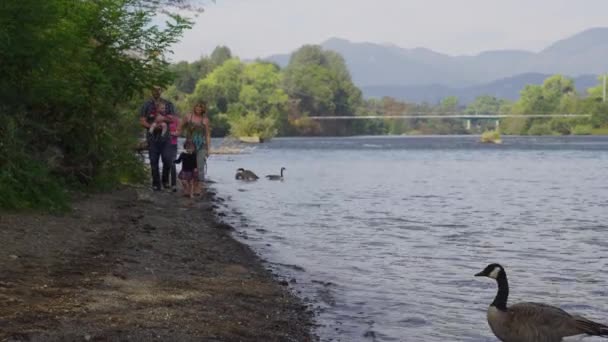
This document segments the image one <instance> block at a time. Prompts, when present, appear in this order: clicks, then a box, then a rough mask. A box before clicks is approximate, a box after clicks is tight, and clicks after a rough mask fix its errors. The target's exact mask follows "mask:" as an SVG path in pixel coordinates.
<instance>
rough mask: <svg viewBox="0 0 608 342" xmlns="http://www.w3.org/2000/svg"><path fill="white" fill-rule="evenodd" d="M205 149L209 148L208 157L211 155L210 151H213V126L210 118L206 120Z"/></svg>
mask: <svg viewBox="0 0 608 342" xmlns="http://www.w3.org/2000/svg"><path fill="white" fill-rule="evenodd" d="M205 126H207V127H205V142H206V144H205V147H206V148H207V156H209V155H210V153H209V151H210V150H211V124H210V123H209V118H205Z"/></svg>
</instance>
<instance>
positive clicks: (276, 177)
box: [266, 167, 287, 180]
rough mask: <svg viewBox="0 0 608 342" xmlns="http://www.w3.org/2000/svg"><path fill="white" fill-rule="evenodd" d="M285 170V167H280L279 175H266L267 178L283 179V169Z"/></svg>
mask: <svg viewBox="0 0 608 342" xmlns="http://www.w3.org/2000/svg"><path fill="white" fill-rule="evenodd" d="M285 170H287V169H286V168H284V167H282V168H281V175H266V178H268V180H283V171H285Z"/></svg>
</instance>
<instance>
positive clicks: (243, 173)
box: [234, 167, 259, 181]
mask: <svg viewBox="0 0 608 342" xmlns="http://www.w3.org/2000/svg"><path fill="white" fill-rule="evenodd" d="M234 178H235V179H241V180H245V181H254V180H257V179H258V178H259V177H258V176H257V175H256V174H255V173H253V171H250V170H245V169H243V168H242V167H241V168H239V169H237V170H236V175H235V176H234Z"/></svg>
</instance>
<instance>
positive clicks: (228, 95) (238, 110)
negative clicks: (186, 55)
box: [168, 45, 608, 137]
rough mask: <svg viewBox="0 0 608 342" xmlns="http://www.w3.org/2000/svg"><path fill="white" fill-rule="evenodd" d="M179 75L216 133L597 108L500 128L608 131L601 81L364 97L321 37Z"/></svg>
mask: <svg viewBox="0 0 608 342" xmlns="http://www.w3.org/2000/svg"><path fill="white" fill-rule="evenodd" d="M171 69H172V71H173V72H174V73H175V75H176V81H175V83H174V84H173V85H172V87H171V88H169V91H168V94H170V95H171V96H172V97H173V98H174V99H175V100H176V101H177V103H178V108H180V109H181V110H183V111H187V110H188V107H189V106H191V104H192V103H195V102H196V101H197V100H206V101H208V102H209V103H208V104H209V107H210V109H211V110H210V115H211V118H212V120H213V121H214V123H215V124H214V132H213V135H214V136H226V135H229V134H232V135H235V136H250V135H258V136H261V137H272V136H274V135H279V136H319V135H338V136H340V135H381V134H470V133H481V132H483V131H486V130H489V129H493V128H494V125H495V123H494V121H489V120H481V119H479V120H473V123H474V124H473V127H472V128H471V129H467V127H465V122H464V120H461V119H448V118H446V119H444V118H428V119H427V118H422V119H392V118H391V119H388V118H387V119H373V120H339V121H337V120H312V119H310V117H311V116H370V115H374V116H392V115H408V114H409V115H412V114H417V115H425V114H429V115H430V114H433V115H444V114H469V115H473V114H514V115H524V114H590V115H592V117H591V118H553V119H547V118H534V119H531V118H523V117H522V118H517V117H516V118H508V119H504V120H501V125H500V131H501V133H503V134H513V135H527V134H530V135H551V134H599V133H606V132H608V128H607V126H608V106H607V105H606V104H605V103H604V102H603V101H602V96H603V94H602V87H601V85H600V82H598V86H596V87H593V88H591V89H587V90H586V92H584V93H579V92H578V91H577V90H576V88H575V85H574V81H573V80H572V79H570V78H567V77H564V76H562V75H554V76H552V77H549V78H547V79H546V80H545V81H544V83H543V84H542V85H528V86H526V87H525V88H524V89H522V90H521V93H520V94H521V96H520V98H519V99H518V100H517V101H508V100H505V99H500V98H496V97H493V96H488V95H483V96H479V97H478V98H477V99H476V100H475V101H474V102H472V103H470V104H468V105H461V104H460V103H459V101H458V98H456V97H447V98H444V99H443V100H442V101H440V102H439V103H436V104H429V103H422V104H417V103H408V102H404V101H398V100H396V99H394V98H391V97H383V98H380V99H374V98H372V99H365V98H363V96H362V94H361V91H360V90H359V89H358V88H357V87H356V86H355V85H354V83H353V82H352V79H351V76H350V73H349V70H348V68H347V66H346V63H345V61H344V59H343V58H342V56H340V55H339V54H338V53H336V52H333V51H327V50H324V49H323V48H321V47H320V46H316V45H305V46H303V47H301V48H300V49H298V50H297V51H295V52H294V53H293V54H292V57H291V59H290V61H289V64H288V65H287V66H286V67H285V68H284V69H281V68H280V67H279V66H278V65H276V64H272V63H270V62H266V61H261V60H257V61H253V62H242V61H240V60H239V59H238V58H235V57H234V56H232V53H231V51H230V49H229V48H227V47H223V46H221V47H218V48H216V49H215V51H213V53H212V54H211V55H210V56H204V57H202V58H201V59H199V60H198V61H196V62H194V63H187V62H180V63H177V64H175V65H172V67H171Z"/></svg>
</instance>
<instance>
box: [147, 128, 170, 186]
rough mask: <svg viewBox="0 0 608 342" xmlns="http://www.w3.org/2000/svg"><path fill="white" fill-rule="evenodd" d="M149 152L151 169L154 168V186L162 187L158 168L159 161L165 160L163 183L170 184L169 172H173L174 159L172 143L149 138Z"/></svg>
mask: <svg viewBox="0 0 608 342" xmlns="http://www.w3.org/2000/svg"><path fill="white" fill-rule="evenodd" d="M148 144H149V147H148V154H149V157H150V169H151V170H152V186H153V187H154V188H160V178H161V177H160V174H159V169H158V161H159V159H162V161H163V174H162V181H163V185H166V184H169V173H170V172H171V165H173V160H174V159H173V160H172V159H171V144H170V143H169V142H168V141H166V140H165V141H154V139H148Z"/></svg>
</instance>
